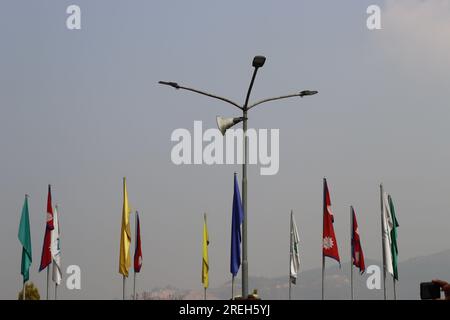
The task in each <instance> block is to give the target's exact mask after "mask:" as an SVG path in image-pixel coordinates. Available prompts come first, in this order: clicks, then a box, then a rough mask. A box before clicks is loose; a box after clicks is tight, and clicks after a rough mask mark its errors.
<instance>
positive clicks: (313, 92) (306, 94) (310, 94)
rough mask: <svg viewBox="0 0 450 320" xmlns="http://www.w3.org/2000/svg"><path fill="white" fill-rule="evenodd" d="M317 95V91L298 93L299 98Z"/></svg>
mask: <svg viewBox="0 0 450 320" xmlns="http://www.w3.org/2000/svg"><path fill="white" fill-rule="evenodd" d="M317 93H318V91H315V90H303V91H302V92H300V93H299V96H300V97H301V98H303V97H304V96H313V95H315V94H317Z"/></svg>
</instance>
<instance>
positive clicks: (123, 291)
mask: <svg viewBox="0 0 450 320" xmlns="http://www.w3.org/2000/svg"><path fill="white" fill-rule="evenodd" d="M122 280H123V281H122V300H125V276H124V275H122Z"/></svg>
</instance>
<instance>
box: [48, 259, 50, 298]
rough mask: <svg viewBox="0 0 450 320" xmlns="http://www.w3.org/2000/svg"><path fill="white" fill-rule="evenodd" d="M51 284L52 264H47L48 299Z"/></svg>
mask: <svg viewBox="0 0 450 320" xmlns="http://www.w3.org/2000/svg"><path fill="white" fill-rule="evenodd" d="M49 286H50V265H48V266H47V300H48V294H49Z"/></svg>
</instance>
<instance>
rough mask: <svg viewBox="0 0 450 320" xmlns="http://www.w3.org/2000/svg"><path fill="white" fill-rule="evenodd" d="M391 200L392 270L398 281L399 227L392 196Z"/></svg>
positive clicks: (389, 197)
mask: <svg viewBox="0 0 450 320" xmlns="http://www.w3.org/2000/svg"><path fill="white" fill-rule="evenodd" d="M388 199H389V209H390V211H391V218H392V224H393V226H392V229H391V252H392V269H393V270H394V279H395V280H398V268H397V264H398V246H397V228H398V227H399V224H398V221H397V217H396V215H395V208H394V202H393V201H392V198H391V196H390V195H389V196H388Z"/></svg>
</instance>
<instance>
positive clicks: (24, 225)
mask: <svg viewBox="0 0 450 320" xmlns="http://www.w3.org/2000/svg"><path fill="white" fill-rule="evenodd" d="M19 241H20V243H21V244H22V264H21V268H20V273H21V274H22V275H23V282H24V283H25V282H27V281H28V279H29V278H30V266H31V262H32V261H33V260H32V253H31V234H30V216H29V212H28V197H27V196H25V201H24V203H23V208H22V216H21V217H20V225H19Z"/></svg>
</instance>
